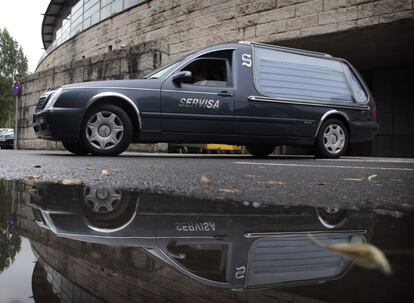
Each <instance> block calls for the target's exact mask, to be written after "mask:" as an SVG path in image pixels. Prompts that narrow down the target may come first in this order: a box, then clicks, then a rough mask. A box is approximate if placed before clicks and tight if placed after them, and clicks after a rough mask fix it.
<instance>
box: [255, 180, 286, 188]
mask: <svg viewBox="0 0 414 303" xmlns="http://www.w3.org/2000/svg"><path fill="white" fill-rule="evenodd" d="M259 183H263V184H264V185H265V186H266V187H276V186H279V185H283V184H286V183H285V182H283V181H278V180H269V181H265V182H259Z"/></svg>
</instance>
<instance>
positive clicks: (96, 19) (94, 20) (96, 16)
mask: <svg viewBox="0 0 414 303" xmlns="http://www.w3.org/2000/svg"><path fill="white" fill-rule="evenodd" d="M99 20H101V19H100V12H99V11H98V12H97V13H96V14H94V15H92V17H91V23H92V25H93V24H96V23H98V22H99Z"/></svg>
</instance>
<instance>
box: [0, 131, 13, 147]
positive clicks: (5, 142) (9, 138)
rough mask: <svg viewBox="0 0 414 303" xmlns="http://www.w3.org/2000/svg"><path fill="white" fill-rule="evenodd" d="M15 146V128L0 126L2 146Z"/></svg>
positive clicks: (0, 143) (0, 144)
mask: <svg viewBox="0 0 414 303" xmlns="http://www.w3.org/2000/svg"><path fill="white" fill-rule="evenodd" d="M13 146H14V129H12V128H0V148H9V149H13Z"/></svg>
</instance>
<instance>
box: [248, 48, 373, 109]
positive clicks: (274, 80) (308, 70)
mask: <svg viewBox="0 0 414 303" xmlns="http://www.w3.org/2000/svg"><path fill="white" fill-rule="evenodd" d="M254 73H255V83H256V87H257V89H258V90H259V92H260V93H262V94H264V95H266V96H270V97H275V98H282V99H294V100H297V99H299V100H303V101H342V102H357V103H365V102H366V101H367V94H366V92H365V90H364V89H363V87H362V85H361V83H360V81H359V80H358V79H357V78H356V76H355V74H354V72H353V71H352V69H351V68H350V67H349V66H348V65H347V64H346V63H345V62H342V61H338V60H334V59H329V58H319V57H311V56H306V55H300V54H295V53H289V52H283V51H279V50H276V49H270V48H263V47H257V46H255V47H254Z"/></svg>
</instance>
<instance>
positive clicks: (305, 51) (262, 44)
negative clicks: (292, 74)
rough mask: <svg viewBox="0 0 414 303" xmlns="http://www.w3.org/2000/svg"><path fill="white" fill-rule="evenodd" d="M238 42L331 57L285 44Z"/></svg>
mask: <svg viewBox="0 0 414 303" xmlns="http://www.w3.org/2000/svg"><path fill="white" fill-rule="evenodd" d="M239 43H240V44H246V45H257V46H262V47H267V48H274V49H279V50H282V51H288V52H292V53H299V54H307V55H313V56H318V57H332V56H331V55H330V54H327V53H322V52H315V51H309V50H304V49H299V48H292V47H286V46H278V45H273V44H267V43H259V42H250V41H239Z"/></svg>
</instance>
